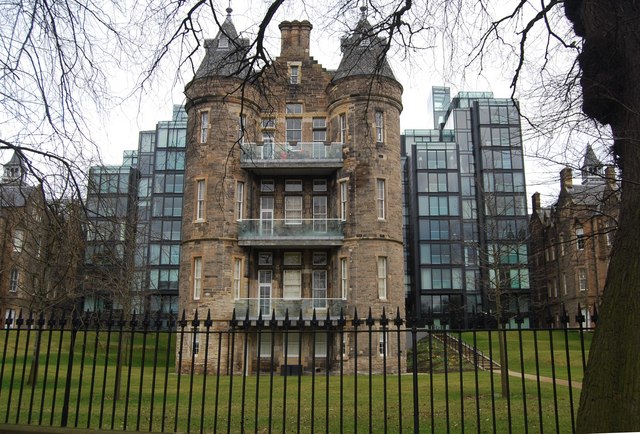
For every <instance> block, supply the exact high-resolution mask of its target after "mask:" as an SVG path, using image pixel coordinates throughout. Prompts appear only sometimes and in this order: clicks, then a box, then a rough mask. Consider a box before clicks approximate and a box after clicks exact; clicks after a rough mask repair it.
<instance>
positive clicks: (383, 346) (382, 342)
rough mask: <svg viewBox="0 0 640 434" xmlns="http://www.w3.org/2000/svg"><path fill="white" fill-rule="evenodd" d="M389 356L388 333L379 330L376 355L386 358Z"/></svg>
mask: <svg viewBox="0 0 640 434" xmlns="http://www.w3.org/2000/svg"><path fill="white" fill-rule="evenodd" d="M388 354H389V332H388V331H386V330H380V332H379V341H378V355H380V357H386V356H387V355H388Z"/></svg>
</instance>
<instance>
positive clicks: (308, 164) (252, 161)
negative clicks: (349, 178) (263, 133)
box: [240, 142, 342, 175]
mask: <svg viewBox="0 0 640 434" xmlns="http://www.w3.org/2000/svg"><path fill="white" fill-rule="evenodd" d="M242 151H243V152H242V157H241V159H240V167H242V168H243V169H246V170H249V171H251V172H254V173H256V174H258V175H278V174H287V175H326V174H329V173H332V172H334V171H335V170H337V169H339V168H341V167H342V143H323V142H309V143H305V142H288V143H268V142H263V143H244V144H243V145H242Z"/></svg>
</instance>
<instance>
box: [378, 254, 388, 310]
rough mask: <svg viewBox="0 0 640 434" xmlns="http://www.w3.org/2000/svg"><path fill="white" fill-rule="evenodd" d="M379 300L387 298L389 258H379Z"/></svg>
mask: <svg viewBox="0 0 640 434" xmlns="http://www.w3.org/2000/svg"><path fill="white" fill-rule="evenodd" d="M377 262H378V267H377V268H378V298H379V299H386V298H387V257H386V256H378V259H377Z"/></svg>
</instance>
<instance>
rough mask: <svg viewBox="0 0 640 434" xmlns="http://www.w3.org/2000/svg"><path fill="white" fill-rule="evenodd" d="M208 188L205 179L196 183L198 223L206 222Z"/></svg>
mask: <svg viewBox="0 0 640 434" xmlns="http://www.w3.org/2000/svg"><path fill="white" fill-rule="evenodd" d="M206 187H207V185H206V181H205V180H204V179H198V180H197V181H196V195H197V198H196V221H203V220H204V209H205V197H206V193H205V192H206Z"/></svg>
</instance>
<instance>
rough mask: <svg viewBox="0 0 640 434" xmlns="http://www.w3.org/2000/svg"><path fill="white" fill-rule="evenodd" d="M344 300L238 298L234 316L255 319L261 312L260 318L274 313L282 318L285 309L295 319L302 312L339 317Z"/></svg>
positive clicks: (265, 317)
mask: <svg viewBox="0 0 640 434" xmlns="http://www.w3.org/2000/svg"><path fill="white" fill-rule="evenodd" d="M346 303H347V302H346V300H343V299H341V298H240V299H237V300H236V301H235V304H234V307H235V309H236V318H237V319H239V320H242V319H245V318H246V317H247V312H248V314H249V315H248V316H249V319H250V320H256V319H257V318H258V316H259V315H260V313H261V312H262V319H264V320H268V319H270V318H271V317H272V315H273V314H274V313H275V316H276V319H278V320H282V319H284V317H285V314H286V313H287V311H288V312H289V319H291V320H296V319H298V318H299V317H300V313H302V318H304V319H305V320H309V319H311V318H313V311H314V310H315V312H316V318H317V319H319V320H322V319H326V317H327V313H329V317H330V318H332V319H336V318H339V317H340V312H341V311H342V313H343V315H346V313H347V312H346Z"/></svg>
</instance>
